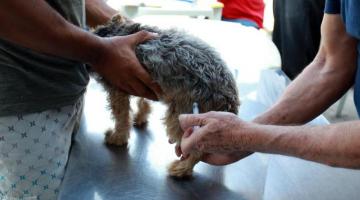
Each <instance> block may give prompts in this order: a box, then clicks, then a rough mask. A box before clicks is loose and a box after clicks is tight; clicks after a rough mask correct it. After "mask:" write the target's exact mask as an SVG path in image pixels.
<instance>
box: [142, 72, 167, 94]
mask: <svg viewBox="0 0 360 200" xmlns="http://www.w3.org/2000/svg"><path fill="white" fill-rule="evenodd" d="M137 76H138V78H139V79H140V80H141V81H142V82H143V83H144V84H145V85H146V86H147V87H148V88H149V89H150V90H152V92H153V93H154V94H155V95H156V97H157V98H156V99H158V98H159V97H160V96H161V95H162V93H163V92H162V90H161V88H160V86H159V85H158V84H157V83H156V82H154V81H153V79H152V78H151V76H150V74H149V73H148V72H147V71H146V70H145V69H144V68H143V67H141V69H140V70H139V71H138V72H137Z"/></svg>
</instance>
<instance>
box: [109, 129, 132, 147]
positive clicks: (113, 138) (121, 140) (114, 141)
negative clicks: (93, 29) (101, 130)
mask: <svg viewBox="0 0 360 200" xmlns="http://www.w3.org/2000/svg"><path fill="white" fill-rule="evenodd" d="M128 139H129V136H128V134H127V135H126V134H115V133H114V131H113V130H111V129H109V130H107V131H106V132H105V142H106V144H110V145H116V146H123V145H126V144H127V143H128Z"/></svg>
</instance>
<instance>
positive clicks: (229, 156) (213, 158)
mask: <svg viewBox="0 0 360 200" xmlns="http://www.w3.org/2000/svg"><path fill="white" fill-rule="evenodd" d="M179 121H180V126H181V128H182V129H183V130H185V133H184V135H183V138H182V141H181V149H180V154H182V156H183V157H185V158H186V157H187V156H188V155H189V153H191V152H192V151H200V152H202V153H205V156H204V158H203V160H204V161H205V162H206V161H207V162H208V163H210V164H227V163H231V162H234V161H236V160H237V159H241V158H243V157H245V156H247V155H249V154H250V153H248V152H244V151H243V150H244V145H245V144H247V143H248V140H249V138H247V134H246V131H242V132H239V130H246V129H247V126H248V124H247V123H246V122H243V121H242V120H240V119H239V118H238V117H237V116H236V115H234V114H232V113H226V112H209V113H204V114H198V115H194V114H192V115H180V117H179ZM194 126H200V127H199V128H196V129H195V130H194V129H193V127H194ZM177 154H178V155H179V150H177Z"/></svg>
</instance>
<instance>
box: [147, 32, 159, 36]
mask: <svg viewBox="0 0 360 200" xmlns="http://www.w3.org/2000/svg"><path fill="white" fill-rule="evenodd" d="M149 33H150V34H151V36H154V37H158V36H159V34H158V33H155V32H149Z"/></svg>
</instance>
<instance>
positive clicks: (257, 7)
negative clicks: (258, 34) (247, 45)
mask: <svg viewBox="0 0 360 200" xmlns="http://www.w3.org/2000/svg"><path fill="white" fill-rule="evenodd" d="M218 1H220V2H221V3H223V4H224V8H223V13H222V16H223V17H224V18H227V19H249V20H252V21H254V22H256V24H257V25H258V26H259V28H262V27H263V20H264V9H265V4H264V1H263V0H218Z"/></svg>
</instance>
